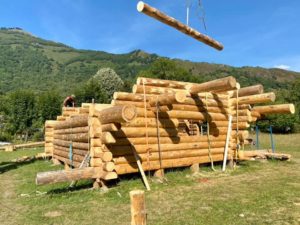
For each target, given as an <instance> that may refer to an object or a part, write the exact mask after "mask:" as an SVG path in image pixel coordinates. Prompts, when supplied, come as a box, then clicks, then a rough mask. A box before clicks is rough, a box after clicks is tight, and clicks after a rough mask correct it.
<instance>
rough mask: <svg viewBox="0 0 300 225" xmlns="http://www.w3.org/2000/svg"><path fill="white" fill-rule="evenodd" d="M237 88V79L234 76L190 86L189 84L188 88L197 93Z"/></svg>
mask: <svg viewBox="0 0 300 225" xmlns="http://www.w3.org/2000/svg"><path fill="white" fill-rule="evenodd" d="M235 88H236V80H235V78H234V77H232V76H229V77H224V78H221V79H217V80H212V81H208V82H205V83H201V84H192V85H190V86H187V90H188V91H189V92H190V93H191V94H197V93H199V92H206V91H217V90H232V89H235Z"/></svg>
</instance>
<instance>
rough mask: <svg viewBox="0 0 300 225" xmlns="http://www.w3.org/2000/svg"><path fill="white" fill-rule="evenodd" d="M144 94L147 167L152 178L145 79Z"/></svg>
mask: <svg viewBox="0 0 300 225" xmlns="http://www.w3.org/2000/svg"><path fill="white" fill-rule="evenodd" d="M143 94H144V117H145V129H146V135H145V136H146V146H147V165H148V175H149V176H150V159H149V158H150V149H149V140H148V137H149V135H148V117H147V102H146V88H145V80H144V79H143Z"/></svg>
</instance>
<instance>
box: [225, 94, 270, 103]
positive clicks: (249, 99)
mask: <svg viewBox="0 0 300 225" xmlns="http://www.w3.org/2000/svg"><path fill="white" fill-rule="evenodd" d="M275 99H276V96H275V93H274V92H269V93H264V94H257V95H250V96H244V97H240V98H238V100H237V99H236V98H233V99H231V104H234V105H235V104H236V101H238V104H239V105H240V104H258V103H266V102H274V101H275Z"/></svg>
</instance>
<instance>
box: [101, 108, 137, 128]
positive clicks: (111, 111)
mask: <svg viewBox="0 0 300 225" xmlns="http://www.w3.org/2000/svg"><path fill="white" fill-rule="evenodd" d="M136 115H137V112H136V107H135V106H131V105H123V106H113V107H110V108H107V109H103V110H101V111H100V112H99V113H98V118H99V119H100V121H101V123H102V124H107V123H122V122H130V121H132V120H133V119H134V118H135V117H136Z"/></svg>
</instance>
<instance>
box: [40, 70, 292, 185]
mask: <svg viewBox="0 0 300 225" xmlns="http://www.w3.org/2000/svg"><path fill="white" fill-rule="evenodd" d="M274 101H275V94H274V93H273V92H269V93H264V90H263V86H262V85H260V84H258V85H254V86H249V87H242V88H241V87H240V85H239V83H238V82H237V81H236V79H235V78H233V77H231V76H230V77H225V78H221V79H217V80H212V81H209V82H205V83H200V84H198V83H189V82H181V81H171V80H160V79H152V78H144V77H139V78H138V79H137V81H136V84H135V85H134V86H133V88H132V93H127V92H115V93H114V95H113V100H112V101H111V104H98V103H97V104H96V103H95V104H92V103H83V104H82V106H81V107H78V108H63V112H62V115H61V116H58V117H57V120H48V121H46V123H45V153H46V154H47V155H51V156H52V159H53V161H54V162H60V163H64V164H65V166H66V168H69V169H68V170H67V169H66V170H60V171H51V172H42V173H38V174H37V179H36V182H37V184H47V183H55V182H63V181H75V180H80V179H94V180H95V182H94V185H95V186H97V185H103V184H104V183H105V181H106V180H111V179H116V178H118V177H119V176H121V175H122V174H129V173H136V172H140V173H141V174H142V176H143V175H144V171H155V172H156V173H161V174H163V170H164V169H165V168H176V167H185V166H195V165H196V166H197V165H199V164H202V163H213V162H218V161H223V160H224V161H227V160H236V159H240V160H242V159H243V157H242V155H243V154H241V153H242V152H243V146H244V145H246V144H248V143H249V140H248V136H249V131H248V130H249V127H250V124H251V123H252V122H256V121H257V120H259V119H260V118H263V117H264V116H265V115H267V114H272V113H280V114H283V113H285V114H293V113H294V112H295V108H294V105H293V104H280V105H263V106H254V104H261V103H272V102H274ZM224 157H225V159H224ZM70 168H72V169H70ZM144 181H145V180H144Z"/></svg>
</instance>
